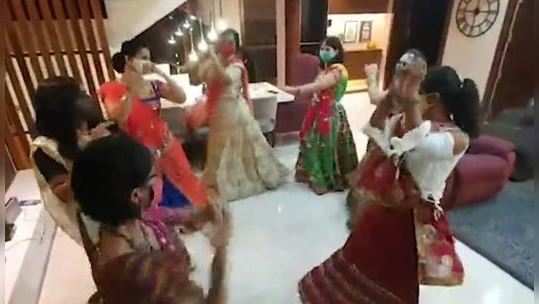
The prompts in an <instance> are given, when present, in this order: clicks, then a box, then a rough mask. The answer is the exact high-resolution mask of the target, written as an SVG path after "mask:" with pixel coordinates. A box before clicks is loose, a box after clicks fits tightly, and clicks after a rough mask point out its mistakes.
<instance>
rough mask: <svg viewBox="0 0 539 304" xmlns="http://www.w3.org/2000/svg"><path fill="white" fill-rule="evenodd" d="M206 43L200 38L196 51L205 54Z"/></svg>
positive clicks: (206, 49)
mask: <svg viewBox="0 0 539 304" xmlns="http://www.w3.org/2000/svg"><path fill="white" fill-rule="evenodd" d="M208 48H209V46H208V43H207V42H206V39H204V38H202V40H200V42H199V43H198V50H199V51H201V52H207V51H208Z"/></svg>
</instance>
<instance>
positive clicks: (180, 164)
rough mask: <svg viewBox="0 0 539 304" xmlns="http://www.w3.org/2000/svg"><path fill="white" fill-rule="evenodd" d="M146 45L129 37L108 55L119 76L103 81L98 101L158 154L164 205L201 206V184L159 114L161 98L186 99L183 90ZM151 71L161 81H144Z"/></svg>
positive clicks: (204, 199) (204, 196) (203, 194)
mask: <svg viewBox="0 0 539 304" xmlns="http://www.w3.org/2000/svg"><path fill="white" fill-rule="evenodd" d="M149 57H150V55H149V51H148V49H147V48H146V47H144V46H141V45H137V44H136V43H134V42H131V41H128V42H125V43H124V44H123V45H122V51H121V52H120V53H118V54H115V55H114V56H113V66H114V68H115V70H116V71H117V72H118V73H121V75H122V76H121V78H120V79H118V80H115V81H112V82H109V83H105V84H103V85H102V87H101V90H100V95H101V99H102V101H103V102H104V104H105V106H106V109H107V112H108V114H109V116H110V118H111V119H114V120H115V121H117V122H118V123H119V124H120V125H121V126H122V128H123V129H124V130H125V131H126V132H127V133H128V134H129V135H130V136H133V137H134V138H135V139H136V140H137V141H139V142H140V143H142V144H144V145H145V146H146V147H148V148H150V149H152V150H154V151H156V152H157V153H159V154H160V158H159V161H158V162H157V165H158V169H159V170H160V171H161V172H162V173H163V204H164V206H167V207H185V206H188V205H190V204H192V205H194V206H196V207H199V208H202V209H203V208H205V207H206V206H207V204H208V195H207V192H206V188H205V187H204V185H203V184H202V182H201V181H200V179H199V178H198V177H197V176H196V175H195V174H194V173H193V171H192V169H191V165H190V164H189V161H188V159H187V157H186V155H185V153H184V151H183V148H182V146H181V144H180V142H179V141H178V140H177V139H175V138H174V137H173V135H172V134H171V132H170V131H169V129H168V126H167V124H166V123H165V122H164V121H163V120H162V119H161V117H160V108H161V98H166V99H168V100H171V101H173V102H177V103H182V102H184V101H185V94H184V92H183V90H182V89H181V88H180V87H178V86H177V85H176V84H175V82H174V80H172V79H171V78H170V77H168V76H167V75H166V74H165V73H163V72H161V71H160V70H159V69H157V68H156V67H155V65H154V64H153V63H151V62H150V61H149ZM150 72H154V73H157V74H159V75H160V76H161V77H163V78H164V79H166V81H167V82H166V83H162V82H159V81H157V82H156V81H147V80H145V79H144V77H143V75H144V74H146V73H150Z"/></svg>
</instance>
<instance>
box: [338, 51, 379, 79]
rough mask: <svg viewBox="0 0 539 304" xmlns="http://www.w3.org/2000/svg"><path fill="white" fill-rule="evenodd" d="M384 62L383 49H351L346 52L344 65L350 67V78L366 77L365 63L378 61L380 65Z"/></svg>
mask: <svg viewBox="0 0 539 304" xmlns="http://www.w3.org/2000/svg"><path fill="white" fill-rule="evenodd" d="M381 62H382V50H380V49H375V50H358V51H349V52H346V53H345V54H344V65H345V66H346V68H347V69H348V78H349V79H351V80H354V79H365V78H366V77H367V75H365V65H367V64H372V63H376V64H378V66H380V63H381Z"/></svg>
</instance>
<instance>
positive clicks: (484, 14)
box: [457, 0, 500, 37]
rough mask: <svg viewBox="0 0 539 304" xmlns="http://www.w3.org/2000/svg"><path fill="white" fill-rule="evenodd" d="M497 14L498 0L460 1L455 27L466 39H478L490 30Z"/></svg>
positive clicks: (498, 11)
mask: <svg viewBox="0 0 539 304" xmlns="http://www.w3.org/2000/svg"><path fill="white" fill-rule="evenodd" d="M499 13H500V0H460V1H459V4H458V7H457V27H458V29H459V31H460V32H461V33H462V34H464V35H466V36H468V37H479V36H481V35H483V34H484V33H486V32H488V30H490V28H492V26H493V25H494V23H495V22H496V19H498V14H499Z"/></svg>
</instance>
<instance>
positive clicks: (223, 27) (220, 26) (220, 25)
mask: <svg viewBox="0 0 539 304" xmlns="http://www.w3.org/2000/svg"><path fill="white" fill-rule="evenodd" d="M227 28H228V24H227V23H226V21H225V20H224V19H219V20H217V30H218V31H219V32H222V31H224V30H226V29H227Z"/></svg>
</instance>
